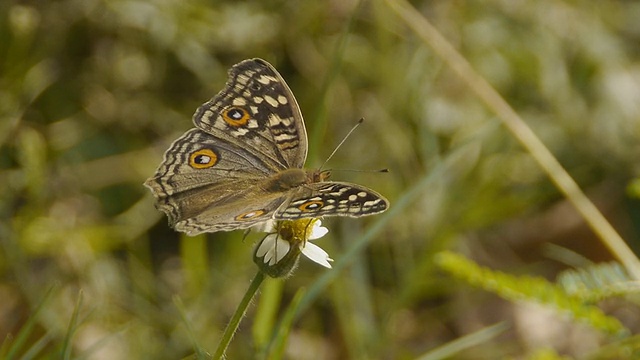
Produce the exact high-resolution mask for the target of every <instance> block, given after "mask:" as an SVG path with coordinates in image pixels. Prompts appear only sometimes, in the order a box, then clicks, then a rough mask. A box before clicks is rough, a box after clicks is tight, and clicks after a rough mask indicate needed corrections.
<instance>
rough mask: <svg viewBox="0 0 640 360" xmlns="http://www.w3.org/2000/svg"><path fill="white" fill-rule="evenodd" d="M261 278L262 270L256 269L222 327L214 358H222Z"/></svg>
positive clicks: (260, 282)
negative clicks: (227, 322) (230, 315)
mask: <svg viewBox="0 0 640 360" xmlns="http://www.w3.org/2000/svg"><path fill="white" fill-rule="evenodd" d="M263 280H264V273H263V272H262V271H258V273H257V274H256V276H255V277H254V278H253V280H252V281H251V285H249V288H248V289H247V292H246V293H245V294H244V297H243V298H242V300H241V301H240V304H238V307H237V308H236V312H235V313H234V314H233V317H231V320H230V321H229V324H227V327H226V328H225V329H224V333H223V334H222V339H220V342H219V343H218V348H217V349H216V352H215V354H213V359H214V360H220V359H223V358H224V353H225V352H226V351H227V347H228V346H229V343H230V342H231V339H232V338H233V335H235V333H236V330H238V326H239V325H240V321H241V320H242V318H243V317H244V315H245V314H246V313H247V308H248V307H249V304H250V303H251V299H253V296H254V295H255V294H256V292H257V291H258V288H259V287H260V284H262V281H263Z"/></svg>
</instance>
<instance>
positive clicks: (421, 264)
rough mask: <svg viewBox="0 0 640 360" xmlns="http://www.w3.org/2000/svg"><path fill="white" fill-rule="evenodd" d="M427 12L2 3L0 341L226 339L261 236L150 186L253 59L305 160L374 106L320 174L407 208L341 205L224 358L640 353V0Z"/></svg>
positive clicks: (203, 344)
mask: <svg viewBox="0 0 640 360" xmlns="http://www.w3.org/2000/svg"><path fill="white" fill-rule="evenodd" d="M412 4H413V5H409V4H408V3H406V2H405V1H404V0H370V1H364V0H363V1H361V2H357V1H351V2H349V1H318V2H286V1H248V2H238V1H216V2H209V1H202V0H196V1H189V2H187V1H179V0H164V1H162V0H150V1H136V0H58V1H49V2H28V1H27V2H25V1H18V0H5V1H2V2H0V184H2V186H1V187H0V299H1V300H0V336H1V339H2V340H0V358H1V359H49V358H51V359H54V358H55V359H59V358H63V359H71V358H73V359H181V358H189V359H195V358H198V359H208V358H210V357H211V356H212V354H214V353H215V352H216V346H217V345H218V343H219V341H220V339H221V338H223V331H224V329H225V327H226V325H227V323H228V322H229V320H230V319H231V317H232V315H233V314H234V311H235V310H236V307H237V306H238V305H239V304H240V303H241V301H242V299H243V294H245V291H247V289H248V288H249V286H250V284H251V283H252V279H258V280H260V281H262V278H261V276H262V275H258V276H257V275H256V273H257V272H258V268H257V267H256V265H255V264H254V262H253V259H252V256H253V249H254V244H255V243H256V242H257V241H259V240H260V239H261V238H262V237H263V236H264V235H263V234H259V233H252V234H249V235H248V236H247V237H246V239H244V233H243V232H242V231H235V232H220V233H212V234H207V235H206V236H205V235H200V236H196V237H188V236H185V235H182V234H179V233H176V232H175V231H173V230H172V229H171V228H169V227H168V226H167V221H166V217H165V216H164V215H163V214H162V213H160V212H159V211H157V210H156V209H155V208H154V206H153V201H152V198H151V195H150V193H149V191H148V190H147V189H145V188H144V187H143V186H142V183H143V182H144V181H145V179H146V178H148V177H149V176H151V175H152V174H153V172H154V170H155V169H156V167H157V166H158V164H159V163H160V161H161V159H162V154H163V152H164V151H165V150H166V148H167V147H168V145H169V144H170V143H171V141H172V140H173V139H175V138H176V137H178V136H179V135H180V134H182V133H183V132H184V131H186V130H187V129H189V128H191V127H192V126H193V125H192V123H191V122H190V117H191V115H192V114H193V112H194V110H195V109H196V108H197V107H198V106H199V105H200V104H202V103H203V102H205V101H206V100H208V99H209V98H211V97H212V96H213V95H214V94H215V93H217V92H218V91H219V90H220V89H221V88H222V87H223V85H224V83H225V81H226V76H227V75H226V72H227V69H228V68H229V67H230V66H231V65H233V64H234V63H237V62H239V61H241V60H243V59H246V58H254V57H260V58H264V59H266V60H267V61H269V62H270V63H272V64H273V65H274V66H275V67H276V68H277V69H278V70H279V71H280V72H281V74H282V75H283V77H284V78H285V79H286V80H287V82H288V84H289V85H290V87H291V88H292V90H293V92H294V93H295V94H296V97H297V99H298V102H299V104H300V107H301V109H302V111H303V113H304V115H305V121H306V126H307V131H308V133H309V158H308V160H307V167H309V168H317V167H319V166H320V165H321V164H322V163H323V162H324V160H325V159H326V157H327V156H328V155H329V154H330V153H331V152H332V151H333V149H334V147H335V146H336V145H337V144H338V143H339V142H340V140H341V139H342V138H343V136H344V134H346V133H347V132H348V131H349V129H350V128H351V127H352V126H353V125H354V124H355V123H356V122H357V121H358V119H360V118H361V117H364V118H365V119H366V120H365V122H364V123H363V125H362V126H360V127H359V128H358V130H357V131H356V132H355V133H354V134H353V135H352V136H351V137H350V138H349V139H348V140H347V142H346V143H345V144H344V145H343V146H342V147H341V148H340V149H339V150H338V152H337V153H336V155H335V157H333V158H332V159H331V160H330V162H329V164H328V167H329V168H331V169H333V170H334V171H333V175H332V177H333V178H334V179H339V180H345V181H352V182H356V183H360V184H364V185H366V186H369V187H371V188H373V189H375V190H377V191H379V192H380V193H382V194H384V195H385V196H386V197H387V198H388V199H389V200H390V202H391V208H390V209H389V210H388V211H387V212H386V213H384V214H382V215H378V216H373V217H367V218H363V219H324V220H323V226H326V227H327V228H329V233H328V235H326V236H324V237H323V238H322V239H319V240H318V241H317V242H316V243H317V244H318V245H319V246H321V247H323V248H324V249H325V250H327V252H328V253H329V254H330V255H331V257H332V258H333V259H335V262H334V263H333V268H332V269H325V268H323V267H321V266H318V265H317V264H315V263H313V262H311V261H309V260H307V259H305V258H302V259H300V264H299V267H298V269H297V270H296V271H295V272H294V274H293V275H292V276H290V277H288V278H286V279H284V280H283V279H270V278H267V279H265V280H264V282H262V283H261V285H260V289H259V291H258V295H256V297H255V298H254V300H253V302H252V303H251V304H250V305H249V307H248V311H247V314H246V317H245V318H244V319H243V321H242V323H240V326H239V329H238V331H237V332H236V333H235V336H234V337H233V339H231V342H230V345H229V348H228V349H227V350H226V354H227V357H228V358H230V359H250V358H259V359H279V358H285V359H416V358H417V359H444V358H455V359H496V358H518V359H620V358H630V359H631V358H640V339H639V338H638V335H637V334H638V332H639V331H640V311H638V306H639V305H640V297H638V279H639V278H640V265H639V264H640V262H639V261H638V258H637V256H636V255H634V253H633V250H635V251H636V252H637V251H638V250H639V247H640V243H639V239H640V236H639V235H640V218H639V217H638V214H640V211H639V210H640V202H639V201H638V197H640V180H639V179H638V173H639V168H638V165H637V164H638V159H639V158H640V147H639V146H638V144H640V141H639V140H640V107H639V104H640V66H639V64H640V52H639V51H638V49H639V47H638V44H639V43H640V27H638V25H637V24H638V21H637V19H638V15H639V14H640V7H639V6H638V5H637V4H636V3H635V2H630V1H607V2H593V1H586V0H576V1H571V2H559V1H550V0H543V1H536V2H531V1H529V2H514V1H495V0H494V1H470V2H455V1H454V2H452V1H440V2H433V1H414V2H412ZM380 168H389V170H390V172H389V173H387V174H384V173H381V174H378V173H375V172H356V171H346V170H340V169H355V170H367V171H368V170H375V169H380ZM585 194H586V196H584V195H585ZM589 199H590V200H589ZM594 204H595V207H594V206H593V205H594ZM623 239H624V240H623ZM253 284H254V285H258V284H260V283H259V281H254V283H253Z"/></svg>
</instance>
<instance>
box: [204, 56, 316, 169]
mask: <svg viewBox="0 0 640 360" xmlns="http://www.w3.org/2000/svg"><path fill="white" fill-rule="evenodd" d="M193 122H194V123H195V124H196V126H197V127H198V128H200V129H202V130H204V131H206V132H208V133H210V134H212V135H213V136H215V137H217V138H220V139H225V140H226V141H229V142H240V143H242V146H243V147H244V148H245V149H246V150H247V151H250V152H251V153H253V154H256V155H260V156H261V157H262V158H263V159H264V160H265V162H269V163H272V164H275V166H276V167H278V168H280V169H285V168H292V167H296V168H302V166H303V165H304V162H305V159H306V157H307V133H306V130H305V127H304V121H303V119H302V114H301V112H300V108H299V107H298V103H297V102H296V99H295V97H294V96H293V93H292V92H291V90H290V89H289V86H287V84H286V82H285V81H284V79H283V78H282V76H280V74H279V73H278V72H277V71H276V69H274V68H273V66H271V65H270V64H269V63H267V62H266V61H264V60H262V59H251V60H245V61H242V62H240V63H238V64H236V65H234V66H233V67H232V68H231V69H230V70H229V78H228V80H227V84H226V86H225V88H224V89H223V90H222V91H220V92H219V93H218V94H217V95H216V96H214V97H213V98H212V99H211V100H209V101H207V102H206V103H204V104H203V105H202V106H200V107H199V108H198V110H197V111H196V113H195V114H194V116H193Z"/></svg>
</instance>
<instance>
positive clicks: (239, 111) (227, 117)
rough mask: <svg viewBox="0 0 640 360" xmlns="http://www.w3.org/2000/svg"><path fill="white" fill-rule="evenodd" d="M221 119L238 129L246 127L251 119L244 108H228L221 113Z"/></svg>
mask: <svg viewBox="0 0 640 360" xmlns="http://www.w3.org/2000/svg"><path fill="white" fill-rule="evenodd" d="M222 118H223V119H224V121H225V122H226V123H227V124H229V125H231V126H233V127H240V126H244V125H246V124H247V122H249V119H250V118H251V117H250V116H249V112H248V111H247V110H245V109H244V108H241V107H238V106H230V107H228V108H226V109H224V110H223V111H222Z"/></svg>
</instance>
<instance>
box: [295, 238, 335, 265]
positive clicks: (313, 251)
mask: <svg viewBox="0 0 640 360" xmlns="http://www.w3.org/2000/svg"><path fill="white" fill-rule="evenodd" d="M302 253H303V254H304V256H306V257H308V258H309V259H310V260H311V261H313V262H315V263H318V264H320V265H322V266H324V267H326V268H329V269H330V268H331V264H330V263H329V261H333V259H332V258H330V257H329V254H327V252H326V251H324V250H322V248H321V247H320V246H318V245H316V244H312V243H310V242H308V241H307V243H306V244H305V246H304V247H303V248H302Z"/></svg>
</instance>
